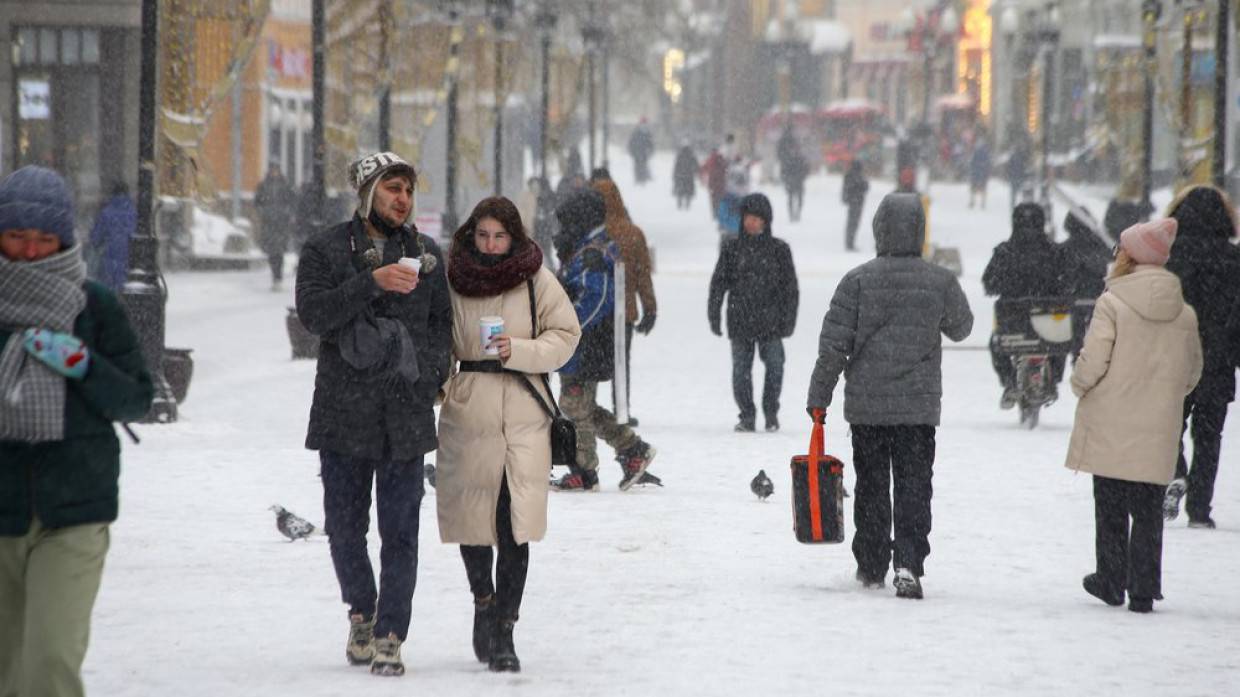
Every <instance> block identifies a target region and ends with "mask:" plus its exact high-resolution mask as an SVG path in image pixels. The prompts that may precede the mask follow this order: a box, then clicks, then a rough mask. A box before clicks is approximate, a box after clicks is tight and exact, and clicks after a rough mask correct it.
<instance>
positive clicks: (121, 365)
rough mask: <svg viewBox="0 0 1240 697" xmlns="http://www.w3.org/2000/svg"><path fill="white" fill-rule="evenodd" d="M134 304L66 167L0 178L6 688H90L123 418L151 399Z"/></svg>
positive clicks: (1, 663) (136, 415) (1, 613)
mask: <svg viewBox="0 0 1240 697" xmlns="http://www.w3.org/2000/svg"><path fill="white" fill-rule="evenodd" d="M154 393H155V391H154V387H153V386H152V383H151V376H150V374H149V373H148V372H147V369H146V365H145V363H144V362H143V358H142V349H141V346H140V345H139V343H138V337H137V335H136V334H135V333H134V331H133V328H132V327H131V326H130V324H129V319H128V315H127V314H126V312H125V308H124V306H122V304H121V302H120V300H119V299H117V297H116V296H115V295H113V293H112V291H110V290H108V289H107V288H106V287H105V286H104V285H103V284H101V283H97V282H94V281H88V280H86V265H85V263H84V262H83V261H82V256H81V247H80V246H79V245H78V244H77V242H76V239H75V236H74V231H73V201H72V199H71V198H70V194H69V187H68V186H67V185H66V184H65V181H64V179H62V178H61V177H60V175H59V174H56V173H55V172H53V171H51V170H47V169H43V168H42V167H33V166H31V167H23V168H21V169H19V170H17V171H16V172H13V173H12V174H10V175H9V176H8V177H6V178H5V179H4V180H3V181H0V394H3V395H4V399H0V463H3V465H2V466H0V695H5V696H6V697H8V696H10V695H11V696H14V697H16V696H17V695H21V696H23V697H26V696H30V697H33V696H35V695H40V696H41V695H57V696H64V697H80V696H81V695H83V694H85V691H84V689H83V686H82V677H81V671H82V661H83V660H84V659H85V657H86V649H87V644H88V642H89V637H90V620H91V611H92V610H93V608H94V605H95V598H96V596H97V594H98V592H99V585H100V582H101V580H102V577H103V562H104V558H105V557H106V556H107V553H108V546H109V543H110V535H111V533H110V529H111V523H112V522H113V521H115V520H116V516H117V487H118V483H119V481H118V480H119V474H120V450H121V445H120V442H119V441H118V440H117V438H116V434H115V433H114V432H113V430H112V424H113V423H114V422H116V421H121V422H125V421H134V420H137V419H140V418H142V417H143V416H144V415H146V413H147V412H148V411H149V410H150V408H151V400H152V398H153V396H154Z"/></svg>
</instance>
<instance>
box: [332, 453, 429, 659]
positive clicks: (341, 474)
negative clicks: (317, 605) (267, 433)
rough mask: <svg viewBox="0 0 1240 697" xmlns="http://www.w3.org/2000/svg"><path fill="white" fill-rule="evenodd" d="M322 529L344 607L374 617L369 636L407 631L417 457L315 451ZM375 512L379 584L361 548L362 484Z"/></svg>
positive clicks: (418, 500) (364, 519) (365, 513)
mask: <svg viewBox="0 0 1240 697" xmlns="http://www.w3.org/2000/svg"><path fill="white" fill-rule="evenodd" d="M319 462H320V465H321V467H320V469H319V475H320V476H321V477H322V479H323V512H324V516H325V520H324V529H325V530H326V531H327V539H328V542H329V546H330V547H331V554H332V565H333V566H335V568H336V580H338V581H339V582H340V598H341V600H343V601H344V602H345V603H347V604H348V606H349V613H350V614H361V615H364V616H366V617H367V618H370V617H374V618H375V636H379V637H385V636H387V635H388V634H389V633H394V634H396V636H398V637H400V639H401V641H404V640H405V636H406V634H407V633H408V631H409V612H410V610H409V607H410V604H411V603H412V602H413V589H414V587H415V586H416V585H417V581H418V518H419V514H420V512H421V507H422V494H423V491H424V489H423V484H422V477H423V472H422V458H421V457H419V458H417V459H416V460H407V461H404V462H389V461H383V460H365V459H361V458H355V457H350V456H348V455H342V454H340V453H332V452H327V451H321V452H320V453H319ZM372 481H373V484H374V489H375V498H376V499H377V507H378V513H379V539H380V547H379V563H380V566H381V568H380V572H379V573H380V576H379V589H378V591H377V592H376V590H375V572H374V569H373V568H372V567H371V564H370V554H369V553H368V552H367V550H366V532H367V531H368V530H369V529H370V488H371V484H372Z"/></svg>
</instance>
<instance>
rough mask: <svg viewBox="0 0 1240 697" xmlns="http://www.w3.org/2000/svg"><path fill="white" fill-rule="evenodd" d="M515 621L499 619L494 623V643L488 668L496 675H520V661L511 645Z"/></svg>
mask: <svg viewBox="0 0 1240 697" xmlns="http://www.w3.org/2000/svg"><path fill="white" fill-rule="evenodd" d="M515 622H516V620H513V619H508V618H501V619H499V620H497V621H496V622H495V643H494V644H492V650H491V665H490V668H491V670H492V671H493V672H496V673H520V672H521V659H519V658H517V650H516V648H514V647H513V645H512V626H513V624H514V623H515Z"/></svg>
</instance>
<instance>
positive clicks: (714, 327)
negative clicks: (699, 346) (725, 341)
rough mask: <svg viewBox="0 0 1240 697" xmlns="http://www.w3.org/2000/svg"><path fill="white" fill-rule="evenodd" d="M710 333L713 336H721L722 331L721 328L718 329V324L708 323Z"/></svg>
mask: <svg viewBox="0 0 1240 697" xmlns="http://www.w3.org/2000/svg"><path fill="white" fill-rule="evenodd" d="M710 331H711V333H712V334H714V335H715V336H723V329H721V328H720V327H719V323H718V322H711V323H710Z"/></svg>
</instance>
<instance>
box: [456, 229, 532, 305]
mask: <svg viewBox="0 0 1240 697" xmlns="http://www.w3.org/2000/svg"><path fill="white" fill-rule="evenodd" d="M514 244H517V245H519V246H518V247H517V250H516V252H515V253H513V255H512V256H510V257H508V258H507V259H504V260H503V261H501V262H499V263H498V264H495V265H494V266H484V265H483V264H482V262H480V261H479V260H478V258H477V257H476V256H474V252H473V250H471V249H468V248H467V245H468V243H466V242H458V243H457V244H454V245H452V253H451V255H450V256H449V258H448V283H450V284H452V289H453V290H455V291H456V292H458V293H460V294H461V295H464V296H465V297H467V298H489V297H493V296H496V295H499V294H501V293H504V292H505V291H508V290H511V289H513V288H516V287H517V286H519V285H521V284H522V283H525V282H526V281H527V280H529V279H531V278H533V277H534V274H536V273H538V270H539V269H540V268H542V263H543V255H542V249H540V248H539V247H538V245H536V244H534V243H533V242H531V241H527V240H522V241H521V242H514Z"/></svg>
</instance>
